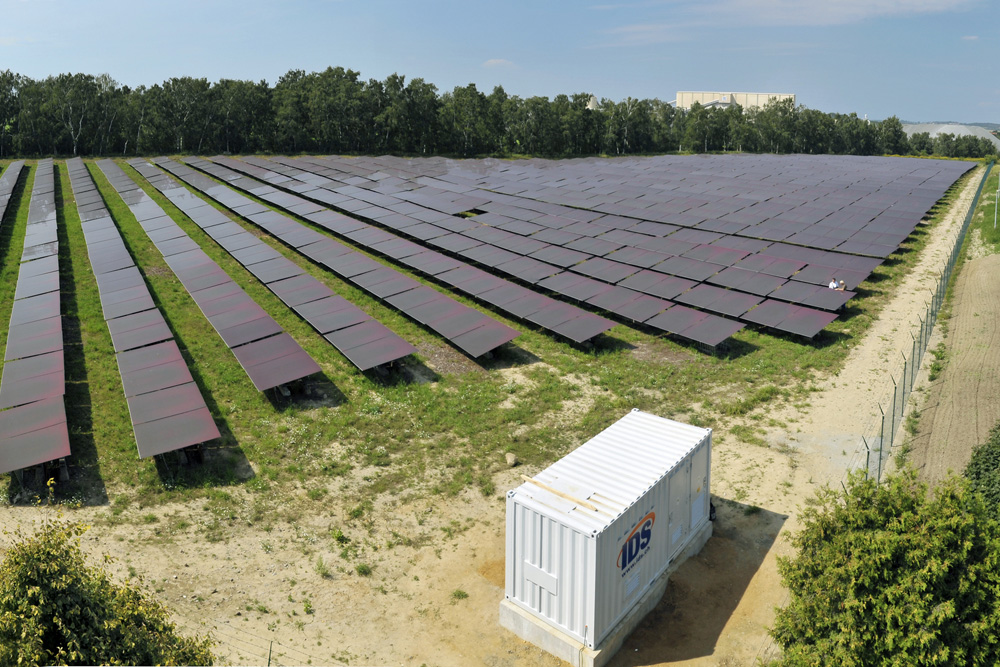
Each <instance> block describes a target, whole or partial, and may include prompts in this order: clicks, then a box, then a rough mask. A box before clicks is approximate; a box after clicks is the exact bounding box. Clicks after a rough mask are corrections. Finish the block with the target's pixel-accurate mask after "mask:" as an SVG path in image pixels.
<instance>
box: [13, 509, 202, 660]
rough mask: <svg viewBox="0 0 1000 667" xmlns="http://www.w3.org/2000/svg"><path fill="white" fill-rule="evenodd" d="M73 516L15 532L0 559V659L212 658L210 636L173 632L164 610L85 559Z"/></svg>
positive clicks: (78, 526) (80, 528) (82, 529)
mask: <svg viewBox="0 0 1000 667" xmlns="http://www.w3.org/2000/svg"><path fill="white" fill-rule="evenodd" d="M85 530H86V529H85V528H84V527H83V526H81V525H80V524H79V523H64V522H56V521H52V522H46V523H45V524H44V525H43V526H42V527H41V529H40V530H39V531H38V532H37V533H35V534H34V535H31V536H25V535H24V534H23V533H21V532H20V531H19V532H17V533H15V534H14V535H13V537H14V544H13V545H12V546H11V547H10V549H8V551H7V553H6V555H5V557H4V560H3V563H2V564H0V665H52V664H70V665H74V664H77V665H80V664H82V665H100V664H106V665H157V664H159V665H184V664H187V665H210V664H212V659H213V658H212V653H211V650H210V648H211V640H210V639H208V638H191V639H188V638H184V637H181V636H179V635H177V634H176V633H175V629H174V625H173V624H172V623H171V622H170V621H169V618H168V613H167V610H166V609H165V608H164V607H163V606H162V605H161V604H160V603H159V602H156V601H155V600H152V599H150V598H149V597H147V596H146V595H145V594H144V593H143V592H142V591H140V590H138V589H136V588H131V587H129V586H121V585H118V584H115V583H114V582H112V581H111V580H110V579H109V577H108V575H107V573H106V572H105V571H104V570H103V569H101V568H99V567H92V566H89V565H87V563H86V562H85V559H84V557H83V553H82V552H81V551H80V545H79V540H78V538H79V536H80V535H82V534H83V532H84V531H85Z"/></svg>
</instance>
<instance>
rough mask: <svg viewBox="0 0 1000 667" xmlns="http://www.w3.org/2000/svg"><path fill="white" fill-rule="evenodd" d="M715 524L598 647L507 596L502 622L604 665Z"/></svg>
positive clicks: (588, 663)
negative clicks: (575, 637) (550, 622)
mask: <svg viewBox="0 0 1000 667" xmlns="http://www.w3.org/2000/svg"><path fill="white" fill-rule="evenodd" d="M712 526H713V524H712V522H711V521H707V522H705V525H704V527H702V528H701V530H699V531H698V533H697V534H696V535H694V536H692V538H691V541H690V542H689V543H688V545H687V547H685V549H684V550H683V551H681V552H680V553H679V554H677V557H676V558H674V559H673V560H672V561H671V562H670V564H669V565H668V566H667V569H666V570H664V571H663V574H661V575H660V576H659V577H658V578H657V579H656V581H655V582H653V584H652V585H651V586H650V587H649V590H647V591H646V594H645V595H643V596H642V597H641V598H640V599H639V601H638V602H637V603H636V605H635V606H634V607H633V608H632V610H631V611H630V612H629V613H628V614H626V616H625V618H623V619H622V620H621V622H620V623H618V625H617V626H615V628H614V630H612V631H611V634H609V635H608V636H607V637H605V638H604V641H603V642H601V644H600V645H599V646H598V647H597V648H594V649H590V648H587V647H586V646H584V645H583V644H582V643H580V642H579V641H577V640H576V639H574V638H572V637H570V636H569V635H567V634H565V633H563V632H560V631H559V630H558V629H557V628H556V627H554V626H552V625H549V624H548V623H546V622H545V621H544V620H542V619H541V618H539V617H537V616H535V615H534V614H532V613H531V612H528V611H525V610H524V609H521V608H520V607H518V606H517V605H515V604H513V603H511V602H509V601H508V600H503V601H502V602H501V603H500V625H501V626H503V627H505V628H507V629H508V630H510V631H511V632H513V633H514V634H515V635H517V636H518V637H520V638H521V639H523V640H524V641H526V642H531V643H532V644H534V645H535V646H537V647H539V648H541V649H544V650H546V651H548V652H549V653H551V654H552V655H554V656H556V657H557V658H559V659H560V660H565V661H566V662H568V663H569V664H571V665H573V667H603V666H604V665H606V664H607V663H608V661H610V660H611V658H612V657H614V655H615V653H617V652H618V649H620V648H621V647H622V644H624V643H625V640H626V639H627V638H628V636H629V635H631V634H632V631H633V630H635V629H636V627H638V625H639V623H641V622H642V619H644V618H645V617H646V614H648V613H649V612H651V611H653V609H655V608H656V605H657V604H659V602H660V598H662V597H663V594H664V593H665V592H666V590H667V579H669V578H670V575H671V574H673V573H674V571H675V570H676V569H677V568H678V567H680V565H681V563H683V562H684V561H686V560H687V559H688V558H690V557H691V556H694V555H695V554H697V553H698V552H699V551H701V548H702V547H703V546H705V543H706V542H708V539H709V538H710V537H711V536H712Z"/></svg>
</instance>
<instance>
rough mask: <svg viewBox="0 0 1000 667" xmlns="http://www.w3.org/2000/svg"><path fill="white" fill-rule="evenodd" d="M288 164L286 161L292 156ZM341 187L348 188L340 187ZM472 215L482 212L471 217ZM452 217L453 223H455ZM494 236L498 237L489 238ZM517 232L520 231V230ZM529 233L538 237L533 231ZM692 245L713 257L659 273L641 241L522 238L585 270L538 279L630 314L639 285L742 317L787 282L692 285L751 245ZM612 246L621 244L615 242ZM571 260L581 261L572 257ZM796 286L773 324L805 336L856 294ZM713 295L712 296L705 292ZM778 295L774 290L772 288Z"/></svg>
mask: <svg viewBox="0 0 1000 667" xmlns="http://www.w3.org/2000/svg"><path fill="white" fill-rule="evenodd" d="M312 162H315V163H320V164H321V163H322V162H321V161H320V160H312ZM285 164H288V163H287V162H286V163H285ZM338 192H343V191H342V190H338ZM364 213H365V214H367V213H369V211H368V210H365V211H364ZM574 214H575V212H574ZM399 217H400V216H394V220H395V221H397V222H398V221H399ZM473 220H476V219H475V218H473ZM451 224H452V225H453V223H451ZM461 224H464V225H472V224H473V222H472V221H466V220H462V221H461ZM453 228H454V227H453ZM503 234H506V233H505V232H503V231H501V230H497V229H493V228H488V227H486V228H484V227H471V226H470V227H469V228H468V229H466V231H465V234H464V236H473V237H476V236H478V237H479V238H480V239H487V240H493V241H494V242H503V243H504V244H505V247H508V248H509V247H512V244H510V243H509V241H510V239H509V238H501V239H497V238H496V237H497V235H503ZM544 234H545V233H544V232H543V235H544ZM491 236H492V239H491V238H490V237H491ZM514 238H515V239H516V238H517V237H514ZM549 238H551V240H558V239H555V238H552V237H549ZM574 238H578V237H574ZM524 240H526V241H535V239H534V238H531V239H524ZM594 240H596V239H594ZM515 243H516V242H515ZM680 243H682V242H680ZM484 245H489V244H484ZM460 247H461V246H460ZM514 247H516V246H514ZM688 248H690V249H692V250H693V251H695V252H701V253H703V255H702V256H705V257H706V258H708V259H711V260H712V261H699V260H698V259H695V258H693V257H672V258H669V257H668V258H667V259H666V260H665V262H669V264H670V270H671V273H668V272H666V271H661V272H659V274H657V273H654V272H652V271H649V270H639V269H638V267H640V266H643V265H649V266H655V264H650V263H649V262H648V259H647V258H644V257H643V255H649V254H653V253H651V252H650V251H645V250H642V249H639V248H627V247H623V249H622V250H618V253H619V256H621V254H622V253H628V255H627V256H626V257H625V259H626V260H627V261H629V262H631V265H630V264H627V263H626V262H613V261H611V260H608V259H604V258H601V257H593V256H591V257H590V258H589V259H588V258H587V257H588V254H587V253H584V252H572V251H571V252H567V249H564V248H556V247H553V246H552V245H546V244H544V242H543V243H538V244H537V245H536V246H533V247H531V246H529V247H528V248H524V247H523V246H522V247H521V248H520V250H521V251H522V252H526V251H528V250H533V249H534V253H539V255H534V254H533V255H532V256H531V257H530V258H529V259H531V260H535V261H537V262H541V260H539V259H538V257H539V256H541V255H540V254H541V253H544V258H545V259H548V260H550V261H553V260H554V261H556V262H557V263H560V264H565V265H566V266H567V268H569V269H570V270H571V271H572V272H573V273H574V274H582V276H581V275H573V274H563V273H557V272H553V270H552V268H551V266H546V264H545V263H544V262H541V263H540V264H539V263H532V264H531V265H530V266H529V267H528V268H529V269H530V270H531V271H532V272H533V273H534V276H535V277H536V278H537V277H538V276H541V275H545V274H549V276H548V277H546V278H544V279H542V280H540V281H539V283H538V284H539V285H540V286H542V287H545V288H547V289H551V290H553V291H555V292H557V293H560V294H563V295H564V296H567V297H570V298H578V299H583V300H586V301H587V302H588V303H590V304H592V305H595V306H598V307H604V308H605V309H608V310H611V312H616V313H618V314H622V315H623V316H626V317H628V316H629V315H630V314H631V312H634V311H635V309H637V308H638V309H639V312H641V313H643V315H648V313H649V312H650V311H649V309H650V308H655V304H651V303H649V302H648V301H646V300H643V299H640V298H638V296H637V295H636V294H635V293H634V291H635V290H638V291H641V292H644V293H646V294H648V295H650V296H655V297H662V298H666V299H676V300H678V301H680V302H682V303H687V304H689V305H694V306H698V307H700V308H706V309H710V310H714V311H715V312H718V313H720V314H723V315H727V316H731V317H739V316H741V315H742V314H743V313H745V312H746V311H747V310H749V309H750V308H753V307H754V306H755V305H757V304H758V303H761V302H762V301H764V299H762V298H760V297H762V296H765V295H767V294H769V293H771V292H773V291H774V289H776V288H777V287H779V286H781V285H782V284H786V283H785V281H783V280H782V281H778V282H775V281H774V277H775V276H773V275H763V276H746V275H739V274H738V273H735V274H734V273H732V272H731V273H729V274H726V275H721V274H719V275H718V278H717V283H716V284H719V285H722V286H724V287H735V286H737V285H736V284H734V283H735V279H737V278H740V279H746V278H753V281H751V282H749V283H745V282H741V283H739V284H738V286H739V287H741V288H742V289H744V290H746V289H747V287H748V286H749V287H751V288H753V289H751V290H748V291H751V292H754V291H756V292H758V295H757V296H753V295H752V294H743V295H740V294H734V293H732V292H733V290H718V289H715V288H713V289H705V288H707V287H708V286H701V288H700V289H699V290H697V291H694V287H695V286H696V285H697V283H698V282H699V281H700V280H704V279H710V280H711V279H712V278H713V277H715V276H713V274H715V272H716V271H719V269H720V268H721V266H720V265H715V264H714V262H720V261H724V259H726V258H728V259H729V260H730V261H732V260H734V259H738V258H743V257H746V256H747V255H748V254H749V253H748V252H746V251H735V250H731V249H726V248H721V247H708V246H701V247H699V246H695V245H694V244H688V246H687V247H686V248H681V250H687V249H688ZM586 249H592V248H585V247H584V248H581V250H586ZM497 250H500V249H488V250H486V251H484V250H483V247H478V248H477V247H476V246H472V247H471V248H467V249H465V250H459V252H464V253H469V254H472V253H477V252H480V253H483V254H481V255H480V256H477V257H476V259H477V260H479V261H481V262H486V263H491V262H493V261H496V260H495V258H496V256H497V254H498V253H497ZM612 250H615V249H614V248H612ZM660 259H661V260H664V256H662V255H661V256H660ZM766 259H768V260H769V263H771V264H774V263H775V262H776V259H775V258H766ZM573 262H580V263H579V264H575V265H574V264H573ZM788 264H791V266H785V267H784V268H785V270H786V271H787V272H788V273H787V274H786V275H790V274H791V273H793V272H794V271H796V270H801V269H802V268H803V267H804V266H805V264H804V263H801V262H800V263H797V264H794V263H792V262H789V263H788ZM661 268H662V267H661ZM777 268H778V267H777V265H773V266H772V267H771V270H770V273H772V274H773V273H776V269H777ZM827 271H828V270H824V273H825V274H826V276H825V277H824V278H823V281H824V282H826V281H828V280H829V274H828V273H827ZM664 274H665V275H664ZM586 276H590V277H592V278H596V280H590V279H588V278H587V277H586ZM859 282H860V279H859ZM604 283H612V284H614V283H617V284H618V286H619V287H626V288H629V291H625V290H622V289H618V288H615V287H612V286H611V285H609V284H604ZM798 287H799V288H801V289H795V290H794V293H793V290H787V291H785V292H783V293H782V294H783V295H787V299H788V301H789V302H790V303H789V304H781V305H779V306H777V308H778V309H779V310H781V311H782V312H784V313H785V314H786V315H787V317H785V318H784V319H783V321H775V325H776V326H775V328H778V329H780V330H783V331H789V332H791V333H796V334H798V335H804V336H807V337H812V336H814V335H815V334H816V333H818V331H819V330H821V329H822V328H823V327H825V326H826V325H827V324H829V322H831V321H832V320H833V319H835V317H834V316H832V315H831V314H829V313H816V312H815V311H813V310H812V309H811V308H808V307H804V306H813V305H816V306H820V307H828V308H830V309H836V308H839V307H840V306H841V305H843V303H844V302H846V300H847V299H848V298H850V296H853V294H852V293H850V292H836V291H832V290H828V289H826V288H825V287H824V288H819V287H817V286H814V285H798ZM689 290H691V292H690V293H688V291H689ZM726 292H729V293H728V294H727V293H726ZM760 292H763V294H760ZM709 296H710V297H711V298H707V297H709ZM772 296H774V295H773V294H772ZM799 304H803V305H799ZM680 312H683V311H680ZM673 321H674V320H673V319H672V318H669V317H666V316H665V317H660V318H655V319H653V320H651V321H648V320H647V323H648V324H650V325H651V326H656V325H662V324H667V323H672V322H673ZM696 332H697V331H692V330H690V329H689V330H687V333H688V334H691V333H696ZM680 335H685V334H680ZM685 336H686V335H685ZM699 342H706V343H707V342H708V341H706V340H699Z"/></svg>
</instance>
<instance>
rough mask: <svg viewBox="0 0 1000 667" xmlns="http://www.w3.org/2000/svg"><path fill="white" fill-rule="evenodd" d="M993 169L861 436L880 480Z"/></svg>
mask: <svg viewBox="0 0 1000 667" xmlns="http://www.w3.org/2000/svg"><path fill="white" fill-rule="evenodd" d="M992 168H993V163H992V162H990V163H989V165H988V166H987V167H986V173H985V174H983V178H982V180H981V181H980V182H979V188H978V189H977V190H976V196H975V197H974V198H973V200H972V204H971V205H970V206H969V211H968V213H966V215H965V220H964V221H963V223H962V228H961V229H960V230H959V233H958V236H957V237H956V238H955V246H954V247H953V248H952V249H951V255H950V256H949V257H948V262H947V263H946V264H945V267H944V270H943V271H942V272H941V277H940V278H939V279H938V283H937V288H936V289H935V290H934V296H933V297H932V298H931V302H930V305H928V306H927V312H926V313H924V316H923V317H922V318H920V327H919V331H918V333H917V335H913V334H911V336H912V337H913V345H912V348H911V350H910V354H909V356H906V354H905V353H904V354H903V359H902V363H900V364H898V365H897V366H896V368H895V369H894V370H893V372H891V373H890V374H889V377H890V379H891V381H892V387H891V389H890V390H888V391H887V392H886V399H885V400H884V401H882V402H880V403H879V410H880V411H881V415H880V416H879V417H876V418H875V420H874V423H872V424H870V425H869V426H868V428H866V429H865V431H864V432H865V433H866V435H864V436H862V438H861V442H860V443H859V445H858V455H857V456H856V459H857V462H858V464H859V465H858V466H857V467H861V466H864V467H865V470H866V471H867V474H868V475H869V476H873V477H874V478H875V479H876V480H878V481H881V479H882V473H883V472H884V471H885V468H886V464H887V463H888V460H889V456H890V454H891V453H892V448H893V447H894V446H896V444H897V443H896V438H897V435H898V434H899V427H900V426H901V425H902V423H903V413H904V411H905V410H906V402H907V399H909V397H910V393H911V392H912V391H913V385H914V383H915V382H916V379H917V372H918V371H919V370H920V363H921V361H922V360H923V358H924V353H925V352H926V351H927V344H928V342H929V341H930V338H931V334H932V333H933V332H934V324H935V322H936V320H937V316H938V312H939V311H940V310H941V306H942V305H943V304H944V299H945V295H946V294H947V292H948V285H949V284H950V283H951V278H952V274H953V273H954V270H955V264H956V263H957V262H958V257H959V254H960V253H961V251H962V246H963V243H964V242H965V236H966V233H967V232H968V231H969V225H970V224H971V222H972V217H973V214H974V213H975V211H976V206H977V205H978V204H979V195H980V194H981V193H982V191H983V186H984V185H985V184H986V179H987V178H988V177H989V175H990V171H991V170H992ZM851 467H852V468H853V467H855V466H851Z"/></svg>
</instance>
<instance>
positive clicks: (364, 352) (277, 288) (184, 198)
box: [129, 159, 416, 371]
mask: <svg viewBox="0 0 1000 667" xmlns="http://www.w3.org/2000/svg"><path fill="white" fill-rule="evenodd" d="M129 164H130V165H131V166H132V168H134V169H135V170H136V171H138V172H139V174H140V175H142V176H143V177H144V178H146V180H148V181H149V182H150V183H151V184H152V185H153V187H155V188H157V189H158V190H159V191H160V192H161V193H163V195H164V196H166V197H167V198H168V199H170V201H171V203H173V204H174V205H175V206H177V207H178V208H179V209H181V210H182V211H183V212H184V213H185V215H187V216H188V217H189V218H191V220H192V221H194V223H195V224H196V225H198V226H199V227H201V228H202V229H203V230H204V231H205V233H206V234H208V235H209V236H211V237H212V238H213V239H214V240H215V241H216V242H217V243H218V244H219V245H220V246H222V247H223V248H224V249H225V250H226V251H227V252H229V253H230V254H231V255H232V256H233V257H234V258H235V259H236V260H237V261H238V262H240V263H241V264H242V265H243V266H244V267H245V268H246V269H247V270H248V271H250V272H251V273H252V274H254V275H255V276H256V277H257V278H258V279H260V281H261V282H263V283H264V284H265V285H266V286H267V287H268V288H269V289H270V290H271V291H272V292H273V293H274V294H275V295H276V296H277V297H278V298H279V299H281V300H282V301H283V302H284V303H285V304H286V305H287V306H288V307H290V308H292V309H293V310H295V311H296V312H297V313H298V314H299V315H300V316H301V317H303V319H305V320H306V321H307V322H308V323H309V324H310V325H311V326H312V327H313V328H314V329H316V331H318V332H319V333H320V335H322V336H323V337H324V338H326V339H327V341H328V342H330V343H331V344H332V345H334V347H336V348H337V349H338V350H340V352H341V354H343V355H344V356H345V357H346V358H347V359H348V360H350V361H351V363H353V364H354V365H355V366H357V367H358V368H359V369H360V370H362V371H365V370H369V369H371V368H375V367H377V366H381V365H383V364H388V363H392V362H394V361H398V360H399V359H402V358H403V357H406V356H408V355H410V354H412V353H413V352H414V351H416V348H414V347H413V346H412V345H411V344H410V343H408V342H406V341H405V340H403V339H402V338H400V337H399V336H398V335H396V334H395V333H393V332H392V331H390V330H389V329H388V327H386V326H384V325H382V324H381V323H379V322H377V321H376V320H374V319H373V318H372V317H371V316H370V315H368V314H367V313H365V312H364V311H363V310H361V309H360V308H358V307H357V306H355V305H354V304H352V303H351V302H349V301H347V300H346V299H344V298H343V297H341V296H338V295H336V294H334V293H333V290H331V289H330V288H329V287H327V286H326V285H324V284H323V283H321V282H320V281H318V280H316V279H315V278H314V277H313V276H311V275H309V274H308V273H305V272H304V271H303V270H302V269H301V268H300V267H298V266H297V265H295V264H294V263H292V262H290V261H289V260H287V259H286V258H285V257H283V256H282V255H281V254H280V253H279V252H277V251H276V250H274V249H273V248H272V247H271V246H269V245H267V244H266V243H264V242H263V241H261V240H260V239H258V238H257V237H256V236H254V235H253V234H251V233H249V232H247V231H245V230H244V229H243V228H242V227H240V226H239V225H237V224H236V223H234V222H233V221H232V220H230V219H229V218H227V217H226V216H225V215H223V214H222V213H220V212H219V211H217V210H216V209H214V208H212V207H211V206H209V205H208V203H207V202H206V201H205V200H203V199H201V198H200V197H197V196H194V195H193V194H192V193H191V192H189V191H188V190H186V189H185V188H183V187H180V186H178V184H177V183H176V182H175V181H174V180H173V179H171V178H170V177H169V176H167V175H166V174H164V173H163V172H162V171H160V170H159V169H157V168H156V167H154V166H152V165H150V164H149V163H148V162H145V161H143V160H139V159H136V160H132V161H130V163H129Z"/></svg>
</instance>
